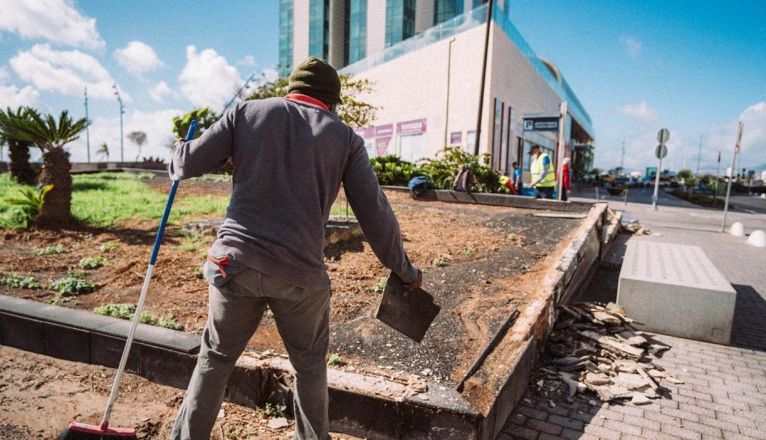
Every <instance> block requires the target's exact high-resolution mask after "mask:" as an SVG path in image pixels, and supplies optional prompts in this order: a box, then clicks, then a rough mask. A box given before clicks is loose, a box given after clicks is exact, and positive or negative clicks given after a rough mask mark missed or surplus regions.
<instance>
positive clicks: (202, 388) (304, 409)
mask: <svg viewBox="0 0 766 440" xmlns="http://www.w3.org/2000/svg"><path fill="white" fill-rule="evenodd" d="M267 305H268V306H269V308H271V310H272V312H274V319H275V320H276V324H277V330H278V331H279V334H280V336H281V337H282V341H283V342H284V344H285V348H286V349H287V354H288V356H289V357H290V363H292V365H293V368H295V372H296V373H295V390H294V394H295V401H294V408H295V437H296V439H299V440H303V439H307V440H315V439H316V440H325V439H327V438H329V435H328V429H329V427H328V425H329V421H328V414H327V400H328V397H327V365H326V363H325V362H326V360H325V358H326V356H327V346H328V343H329V322H330V314H329V310H330V289H329V288H325V289H320V290H314V291H311V290H307V289H301V288H298V287H295V286H292V285H290V284H287V283H285V282H282V281H279V280H276V279H274V278H271V277H269V276H267V275H264V274H262V273H260V272H258V271H255V270H247V271H245V272H242V273H240V274H237V275H235V276H234V277H233V278H232V280H230V281H229V282H228V283H227V284H226V285H224V286H223V287H220V288H216V287H214V286H213V285H212V284H211V285H210V298H209V310H208V320H207V324H206V325H205V330H204V332H203V333H202V346H201V348H200V353H199V357H198V359H197V366H196V368H195V369H194V374H193V375H192V378H191V381H190V382H189V388H188V390H187V391H186V396H185V397H184V401H183V404H182V405H181V409H180V410H179V413H178V417H177V418H176V422H175V426H173V431H172V434H171V438H172V439H174V440H180V439H183V440H203V439H205V440H206V439H208V438H210V432H211V431H212V429H213V425H214V424H215V421H216V417H217V416H218V411H219V410H220V408H221V403H222V401H223V397H224V391H225V389H226V384H227V382H228V380H229V376H230V375H231V372H232V370H233V368H234V364H235V363H236V361H237V358H239V356H240V354H241V353H242V351H243V350H244V349H245V346H246V345H247V342H248V341H249V340H250V337H251V336H252V335H253V333H254V332H255V330H256V329H257V328H258V324H259V323H260V321H261V317H262V316H263V312H264V311H265V310H266V306H267Z"/></svg>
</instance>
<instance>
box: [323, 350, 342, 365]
mask: <svg viewBox="0 0 766 440" xmlns="http://www.w3.org/2000/svg"><path fill="white" fill-rule="evenodd" d="M327 365H328V366H330V367H340V366H341V365H343V358H342V357H341V356H340V355H339V354H338V353H332V354H331V355H330V356H329V357H328V358H327Z"/></svg>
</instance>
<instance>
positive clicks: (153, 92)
mask: <svg viewBox="0 0 766 440" xmlns="http://www.w3.org/2000/svg"><path fill="white" fill-rule="evenodd" d="M149 97H150V98H152V101H154V102H163V101H164V100H165V97H168V98H176V97H178V93H176V91H175V90H173V89H171V88H170V86H168V83H166V82H165V81H160V82H158V83H157V84H155V85H154V86H152V88H151V89H149Z"/></svg>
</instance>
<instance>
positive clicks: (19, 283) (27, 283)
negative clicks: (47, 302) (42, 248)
mask: <svg viewBox="0 0 766 440" xmlns="http://www.w3.org/2000/svg"><path fill="white" fill-rule="evenodd" d="M0 286H7V287H12V288H16V289H39V288H40V283H39V282H37V279H36V278H35V277H34V276H32V275H27V276H21V275H18V274H15V273H12V274H10V275H5V276H0Z"/></svg>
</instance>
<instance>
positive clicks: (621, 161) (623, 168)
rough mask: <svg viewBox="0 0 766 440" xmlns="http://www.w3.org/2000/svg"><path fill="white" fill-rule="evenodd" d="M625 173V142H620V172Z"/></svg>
mask: <svg viewBox="0 0 766 440" xmlns="http://www.w3.org/2000/svg"><path fill="white" fill-rule="evenodd" d="M624 171H625V140H623V141H622V156H620V172H624Z"/></svg>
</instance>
